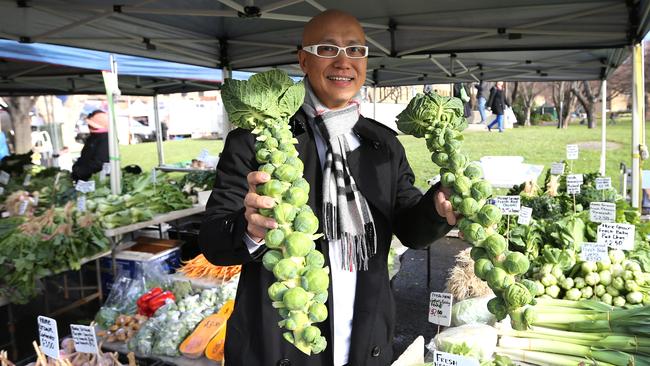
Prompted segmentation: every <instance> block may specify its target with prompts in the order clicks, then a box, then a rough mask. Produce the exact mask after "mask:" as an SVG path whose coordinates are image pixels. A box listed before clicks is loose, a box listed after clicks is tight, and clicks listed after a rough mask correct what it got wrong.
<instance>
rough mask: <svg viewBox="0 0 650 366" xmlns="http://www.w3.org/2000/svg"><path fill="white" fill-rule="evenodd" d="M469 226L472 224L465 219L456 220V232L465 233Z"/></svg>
mask: <svg viewBox="0 0 650 366" xmlns="http://www.w3.org/2000/svg"><path fill="white" fill-rule="evenodd" d="M452 197H453V195H452ZM471 224H472V220H470V219H468V218H467V217H461V219H460V220H458V230H460V231H465V230H466V228H467V226H469V225H471Z"/></svg>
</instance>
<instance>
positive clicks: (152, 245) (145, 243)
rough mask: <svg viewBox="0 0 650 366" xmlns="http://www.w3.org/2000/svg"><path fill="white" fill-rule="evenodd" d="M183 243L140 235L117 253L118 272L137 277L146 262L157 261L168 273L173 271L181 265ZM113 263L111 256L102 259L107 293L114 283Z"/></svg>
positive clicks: (103, 279) (104, 289)
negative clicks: (127, 247)
mask: <svg viewBox="0 0 650 366" xmlns="http://www.w3.org/2000/svg"><path fill="white" fill-rule="evenodd" d="M182 243H183V242H182V241H180V240H168V239H156V238H148V237H139V238H137V239H136V244H134V245H133V246H132V247H130V248H129V249H128V250H124V251H122V252H120V253H117V254H116V255H115V264H116V267H117V273H118V275H119V273H120V272H122V273H124V274H125V275H127V276H128V277H129V278H135V277H136V276H139V275H140V273H141V272H142V270H143V267H144V265H145V264H156V263H160V264H161V265H162V268H163V270H165V271H166V272H167V273H173V272H175V271H176V269H177V268H178V267H180V265H181V245H182ZM112 264H113V262H112V259H111V257H110V256H109V257H103V258H101V259H100V269H101V277H102V290H103V292H104V294H105V295H107V294H108V293H109V292H110V289H111V286H112V285H113V266H112Z"/></svg>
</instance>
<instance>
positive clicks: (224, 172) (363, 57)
mask: <svg viewBox="0 0 650 366" xmlns="http://www.w3.org/2000/svg"><path fill="white" fill-rule="evenodd" d="M367 56H368V47H367V46H366V45H365V35H364V32H363V29H362V27H361V25H360V24H359V22H358V21H357V19H355V18H354V17H353V16H351V15H349V14H346V13H343V12H341V11H336V10H328V11H325V12H323V13H321V14H319V15H317V16H316V17H314V18H313V19H312V20H311V21H309V22H308V23H307V24H306V26H305V29H304V33H303V39H302V50H300V51H299V53H298V57H299V62H300V66H301V68H302V70H303V71H304V72H305V74H306V77H305V79H304V83H305V89H306V93H305V101H304V104H303V106H302V108H301V109H300V110H299V111H298V112H297V113H296V114H295V115H294V116H293V118H292V119H291V122H290V123H291V126H292V127H291V128H292V132H293V134H294V136H295V138H296V139H297V141H298V144H297V145H296V148H297V150H298V152H299V158H300V159H301V160H302V162H303V163H304V178H305V179H306V180H307V181H308V182H309V183H310V186H311V190H310V191H309V202H308V203H309V206H310V207H311V208H312V209H313V210H314V212H315V213H316V215H317V216H318V219H319V221H320V230H319V231H318V232H322V233H324V234H325V237H324V238H327V239H329V240H326V239H324V238H323V239H319V240H318V241H317V242H316V243H317V244H316V246H317V249H318V250H319V251H321V252H322V253H323V255H324V256H325V258H326V261H327V262H326V265H327V266H329V270H330V274H331V278H330V279H331V286H330V289H329V291H330V292H329V298H328V301H327V303H326V305H327V307H328V310H329V317H328V319H327V320H326V321H325V322H323V323H321V324H319V327H320V328H321V334H322V335H323V336H325V337H326V338H327V349H326V350H325V351H324V352H322V353H319V354H314V355H311V356H307V355H305V354H304V353H302V352H300V351H299V350H298V349H297V348H295V347H293V346H292V345H291V344H290V343H289V342H287V341H285V340H284V339H283V335H282V333H283V332H282V329H280V328H279V327H278V325H277V323H278V321H280V320H281V318H280V317H279V316H278V312H277V311H276V309H274V308H273V307H272V305H271V300H270V299H269V297H268V295H267V289H268V288H269V286H270V285H271V284H272V283H273V282H274V277H273V274H272V273H271V272H269V271H267V270H265V269H264V268H263V266H262V263H261V258H262V256H263V254H264V253H265V252H266V250H267V248H266V246H265V245H264V236H265V233H266V232H267V230H269V229H273V228H276V227H277V223H276V222H275V221H274V220H273V219H270V218H268V217H265V216H262V215H261V214H260V213H259V210H260V209H269V208H272V207H273V206H274V205H275V201H274V200H273V199H272V198H271V197H266V196H262V195H259V194H257V193H256V187H257V186H258V185H260V184H263V183H265V182H267V181H268V180H269V179H270V177H269V175H268V174H266V173H264V172H260V171H257V169H258V167H259V164H258V163H257V162H256V160H255V152H254V149H253V145H254V142H255V138H254V136H253V135H252V134H251V133H250V131H248V130H243V129H237V130H234V131H233V132H232V133H230V134H229V135H228V138H227V140H226V143H225V147H224V150H223V152H222V155H221V159H220V160H219V165H218V166H217V179H216V182H215V186H214V189H213V192H212V195H211V197H210V200H209V201H208V204H207V212H208V215H207V217H206V219H205V220H204V222H203V225H202V227H201V233H200V238H199V240H200V245H201V248H202V250H203V252H204V254H205V256H206V258H208V260H210V261H211V262H212V263H214V264H217V265H235V264H242V265H243V267H242V272H241V279H240V282H239V288H238V291H237V298H236V305H235V310H234V312H233V315H232V317H231V318H230V320H229V321H228V330H227V339H226V350H225V352H226V354H225V358H226V363H227V364H228V365H246V366H252V365H281V366H289V365H310V366H311V365H335V366H342V365H346V364H347V365H387V364H389V363H390V362H391V359H392V346H391V344H392V339H393V328H394V322H395V314H394V310H395V309H394V302H393V298H392V293H391V291H390V287H389V279H388V268H387V257H388V252H389V249H390V242H391V238H392V235H393V234H395V235H397V237H398V238H399V239H400V240H401V241H402V243H403V244H404V245H406V246H409V247H411V248H417V249H422V248H426V247H427V246H428V245H430V244H431V243H433V242H434V241H435V240H437V239H438V238H440V237H442V236H444V235H445V234H446V233H447V232H448V231H449V230H450V229H451V226H452V225H454V224H455V223H456V215H455V214H454V212H452V209H451V203H450V202H449V201H448V194H446V193H443V192H442V191H440V190H438V188H437V187H433V188H431V189H430V190H429V191H428V192H426V193H425V194H424V195H423V194H422V193H421V192H420V191H419V189H417V188H416V187H414V186H413V182H414V180H415V179H414V175H413V172H412V170H411V168H410V166H409V164H408V161H407V159H406V155H405V153H404V149H403V147H402V145H401V144H400V143H399V141H398V140H397V138H396V137H395V134H394V133H393V132H392V131H391V130H390V129H388V128H386V127H385V126H383V125H381V124H380V123H378V122H376V121H373V120H371V119H368V118H365V117H363V116H361V115H360V112H359V103H360V95H359V90H360V89H361V87H362V86H363V84H364V81H365V75H366V65H367Z"/></svg>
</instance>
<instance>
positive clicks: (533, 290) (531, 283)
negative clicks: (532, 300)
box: [520, 278, 537, 297]
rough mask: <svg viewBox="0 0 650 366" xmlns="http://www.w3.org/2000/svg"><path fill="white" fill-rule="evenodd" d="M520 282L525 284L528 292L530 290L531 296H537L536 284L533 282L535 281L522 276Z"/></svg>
mask: <svg viewBox="0 0 650 366" xmlns="http://www.w3.org/2000/svg"><path fill="white" fill-rule="evenodd" d="M520 283H521V284H522V285H524V286H526V288H527V289H528V292H530V294H531V295H532V296H533V297H535V296H537V284H536V283H535V281H533V280H529V279H527V278H524V279H522V280H521V282H520Z"/></svg>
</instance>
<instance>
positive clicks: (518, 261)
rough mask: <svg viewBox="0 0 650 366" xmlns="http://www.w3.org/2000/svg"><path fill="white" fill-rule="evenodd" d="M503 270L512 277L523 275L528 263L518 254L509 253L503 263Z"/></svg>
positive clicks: (523, 256) (528, 265)
mask: <svg viewBox="0 0 650 366" xmlns="http://www.w3.org/2000/svg"><path fill="white" fill-rule="evenodd" d="M503 268H504V269H505V270H506V272H508V273H510V274H513V275H520V274H524V273H526V272H527V271H528V268H530V261H529V260H528V258H527V257H526V256H525V255H524V254H522V253H520V252H511V253H509V254H508V255H507V256H506V259H505V261H504V262H503Z"/></svg>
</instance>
